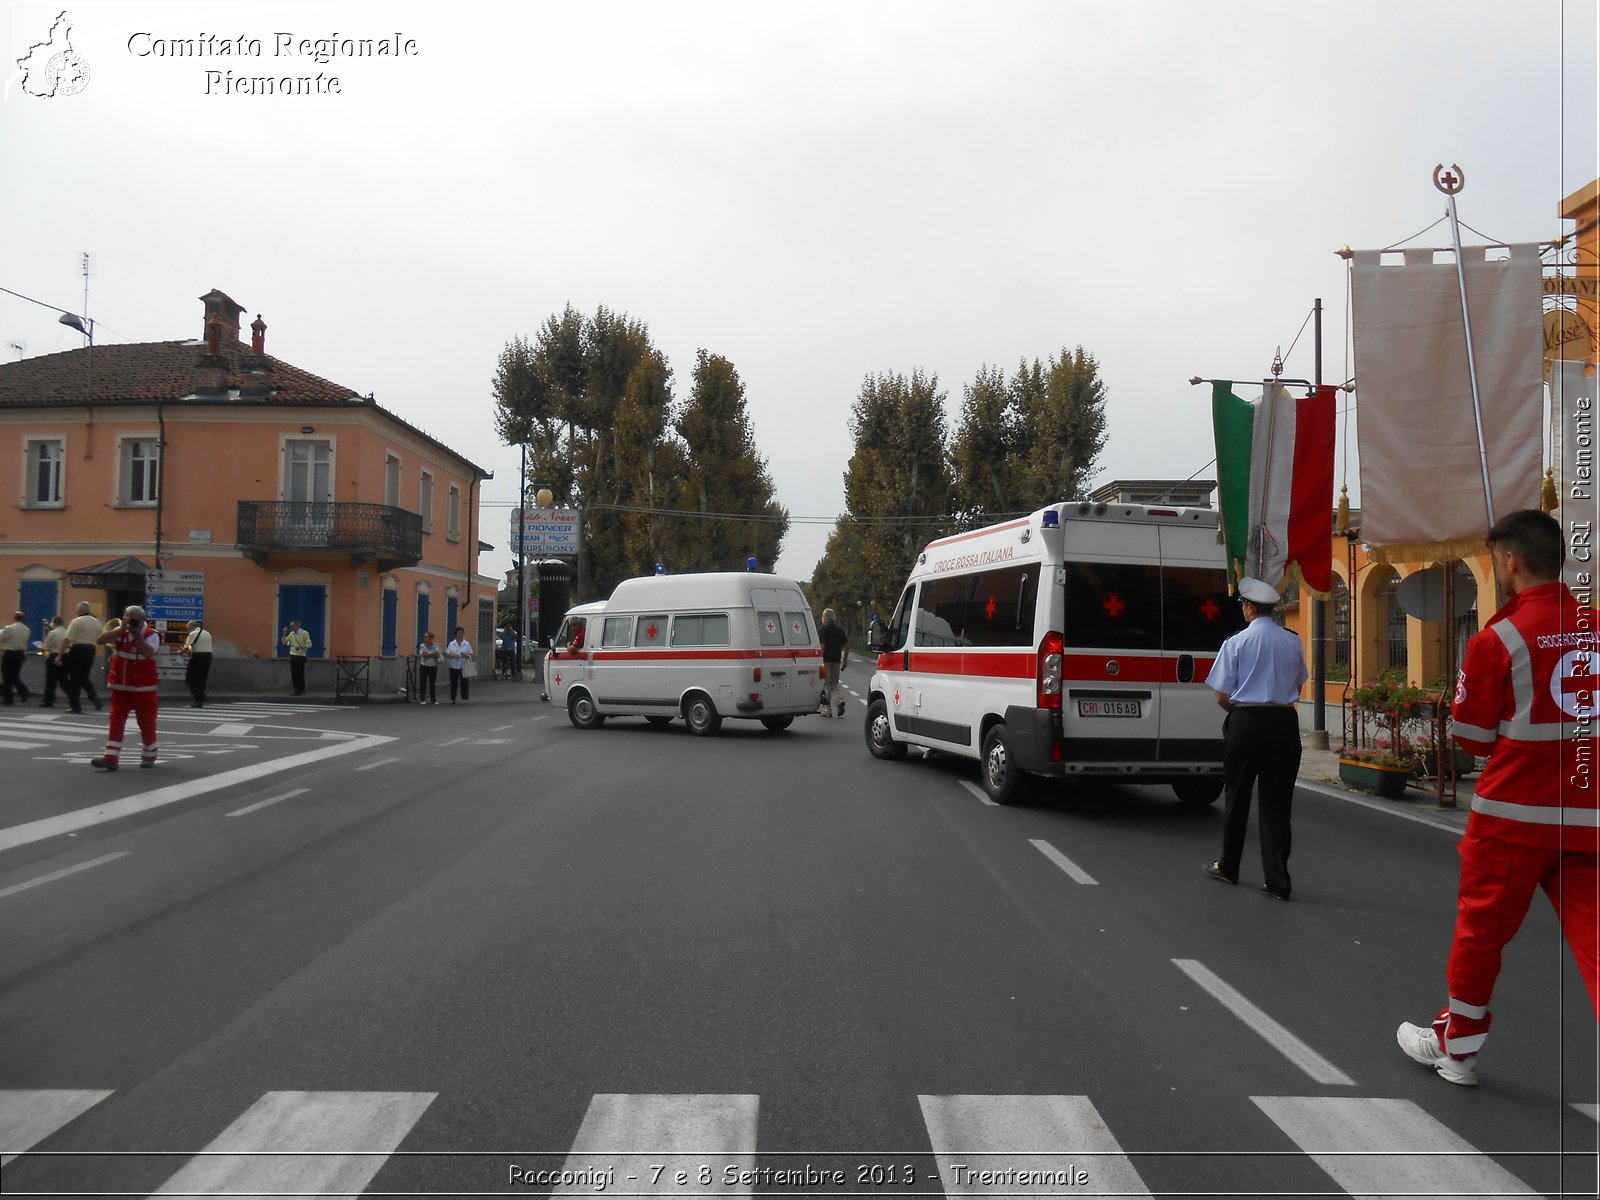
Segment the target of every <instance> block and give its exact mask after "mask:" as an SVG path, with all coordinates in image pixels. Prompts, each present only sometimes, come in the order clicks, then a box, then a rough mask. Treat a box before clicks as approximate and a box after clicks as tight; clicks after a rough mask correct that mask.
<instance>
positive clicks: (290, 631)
mask: <svg viewBox="0 0 1600 1200" xmlns="http://www.w3.org/2000/svg"><path fill="white" fill-rule="evenodd" d="M283 644H284V645H285V646H287V647H289V682H290V683H292V684H293V685H294V694H295V695H296V696H304V695H305V694H306V655H307V654H310V653H311V635H310V634H309V633H307V632H306V631H305V630H304V629H301V628H300V622H299V621H293V620H291V621H290V622H289V624H288V626H287V627H286V628H285V629H284V631H283Z"/></svg>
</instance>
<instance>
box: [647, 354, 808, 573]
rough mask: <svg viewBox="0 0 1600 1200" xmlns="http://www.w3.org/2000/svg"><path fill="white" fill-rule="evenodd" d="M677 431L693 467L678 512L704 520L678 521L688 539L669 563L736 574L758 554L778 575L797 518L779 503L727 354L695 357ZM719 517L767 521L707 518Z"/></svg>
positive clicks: (683, 539) (682, 538)
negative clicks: (737, 515) (747, 516)
mask: <svg viewBox="0 0 1600 1200" xmlns="http://www.w3.org/2000/svg"><path fill="white" fill-rule="evenodd" d="M676 428H677V431H678V434H679V436H680V437H681V438H682V439H683V450H684V459H685V463H686V470H685V472H684V475H683V482H682V486H681V487H680V488H679V492H678V496H679V500H678V507H679V508H682V509H686V510H692V511H694V512H696V513H700V514H703V515H701V516H700V517H699V518H697V519H688V520H685V519H679V520H678V521H677V522H676V523H675V530H676V532H677V534H678V537H679V539H680V542H679V547H678V549H677V551H676V552H675V553H673V554H672V555H670V556H669V558H670V559H671V561H672V562H673V563H674V564H676V563H679V562H681V563H682V564H683V565H682V567H681V569H683V570H689V571H733V570H742V569H743V568H744V566H745V560H746V558H748V557H751V556H754V557H755V559H756V561H757V562H758V564H760V565H762V566H764V567H766V568H767V569H768V570H770V569H771V566H772V563H773V562H775V561H776V560H777V557H778V551H779V548H780V547H781V545H782V543H783V536H784V534H785V532H787V530H788V527H789V513H788V510H786V509H785V508H784V507H783V506H782V505H780V504H779V503H778V502H777V500H776V499H775V498H774V489H773V486H772V477H771V476H770V475H769V474H768V473H767V464H766V460H765V459H764V458H762V457H761V455H760V454H758V453H757V451H756V444H755V435H754V434H753V432H752V431H751V428H750V418H749V414H748V412H747V411H746V407H745V392H744V384H743V382H742V381H741V380H740V379H739V373H738V371H737V370H735V369H734V366H733V364H732V363H731V362H729V361H728V360H727V359H726V358H723V357H722V356H721V355H720V354H709V353H707V352H706V351H705V350H703V349H702V350H700V351H699V352H698V353H697V355H696V356H695V367H694V385H693V388H692V390H691V392H690V395H689V401H688V403H687V404H686V405H685V406H684V409H683V412H682V413H681V414H680V415H679V417H678V420H677V425H676ZM714 513H723V514H726V513H740V514H750V515H751V516H752V517H760V518H765V519H764V520H761V519H757V520H749V521H740V520H731V519H727V518H726V517H711V516H706V515H704V514H714ZM680 555H681V557H680ZM674 569H680V568H677V567H676V566H674Z"/></svg>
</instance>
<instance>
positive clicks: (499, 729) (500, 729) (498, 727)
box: [489, 725, 516, 733]
mask: <svg viewBox="0 0 1600 1200" xmlns="http://www.w3.org/2000/svg"><path fill="white" fill-rule="evenodd" d="M515 728H516V726H515V725H496V726H495V727H494V728H493V729H491V730H489V732H490V733H504V732H505V731H506V730H508V729H515Z"/></svg>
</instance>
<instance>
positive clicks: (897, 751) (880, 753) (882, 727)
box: [866, 699, 906, 761]
mask: <svg viewBox="0 0 1600 1200" xmlns="http://www.w3.org/2000/svg"><path fill="white" fill-rule="evenodd" d="M866 732H867V750H868V752H869V753H870V754H871V755H872V757H873V758H882V759H887V760H889V761H898V760H899V759H902V758H904V757H905V756H906V747H905V743H904V742H897V741H895V740H894V734H893V732H892V731H891V730H890V728H889V708H888V706H887V705H886V704H884V702H883V701H882V700H881V699H878V700H874V701H873V702H872V704H871V705H870V706H869V707H868V708H867V730H866Z"/></svg>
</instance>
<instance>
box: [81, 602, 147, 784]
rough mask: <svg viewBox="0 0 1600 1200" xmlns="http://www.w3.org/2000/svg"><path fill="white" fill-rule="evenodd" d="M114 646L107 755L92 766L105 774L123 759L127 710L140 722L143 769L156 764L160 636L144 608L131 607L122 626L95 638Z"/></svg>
mask: <svg viewBox="0 0 1600 1200" xmlns="http://www.w3.org/2000/svg"><path fill="white" fill-rule="evenodd" d="M95 641H97V642H98V643H99V644H100V645H102V646H104V645H107V644H108V643H109V645H110V646H111V673H110V676H109V678H108V679H107V681H106V683H107V687H108V689H109V690H110V692H111V724H110V728H109V729H108V731H107V733H106V752H105V754H104V755H103V756H101V757H100V758H97V759H94V760H93V761H92V762H91V763H90V765H91V766H94V767H98V768H99V769H100V770H102V771H115V770H116V769H117V765H118V760H119V759H121V757H122V732H123V730H124V729H125V728H126V726H127V724H128V710H129V709H132V710H133V715H134V719H135V720H137V721H138V722H139V738H140V741H141V742H142V743H143V745H142V747H141V749H140V753H139V765H140V766H141V767H153V766H155V765H156V688H157V687H158V686H159V682H160V681H159V680H158V678H157V675H156V654H157V652H158V651H159V650H160V648H161V637H160V635H159V634H157V633H156V631H155V630H153V629H151V628H150V624H149V622H147V621H146V620H145V619H144V609H142V608H140V607H139V606H138V605H137V604H130V605H129V606H128V607H127V608H126V609H125V610H124V611H123V614H122V624H121V625H120V626H118V627H117V628H115V629H108V630H106V631H105V632H104V633H102V634H101V635H100V636H99V637H98V638H96V639H95Z"/></svg>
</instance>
